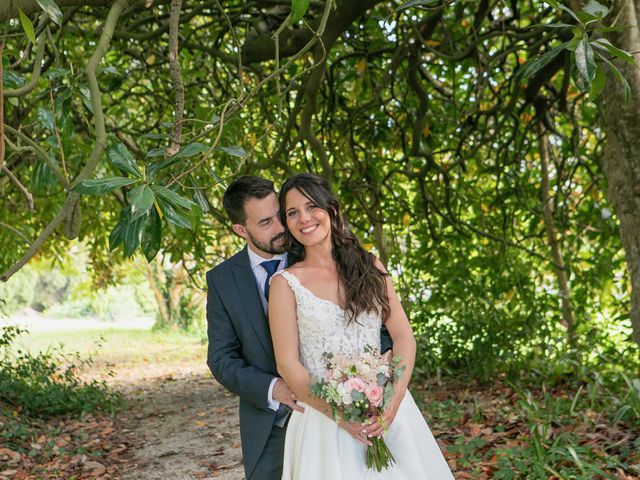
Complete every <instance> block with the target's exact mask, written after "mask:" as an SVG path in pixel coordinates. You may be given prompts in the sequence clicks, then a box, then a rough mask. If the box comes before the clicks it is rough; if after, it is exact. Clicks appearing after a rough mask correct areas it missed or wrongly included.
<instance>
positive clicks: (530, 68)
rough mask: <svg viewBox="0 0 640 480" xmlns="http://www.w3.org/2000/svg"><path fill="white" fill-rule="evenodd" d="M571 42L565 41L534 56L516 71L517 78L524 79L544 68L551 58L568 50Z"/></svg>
mask: <svg viewBox="0 0 640 480" xmlns="http://www.w3.org/2000/svg"><path fill="white" fill-rule="evenodd" d="M569 44H570V42H565V43H563V44H562V45H558V46H557V47H556V48H554V49H553V50H549V51H548V52H546V53H544V54H542V55H540V56H539V57H534V58H533V59H531V60H529V61H528V62H527V63H525V64H524V65H523V66H522V68H521V69H520V70H518V72H517V73H516V80H518V81H522V80H525V79H527V78H529V77H531V76H532V75H533V74H535V73H536V72H537V71H539V70H541V69H542V68H544V66H545V65H547V64H548V63H549V62H550V61H551V60H553V59H554V58H556V57H557V56H558V55H559V54H560V53H562V52H563V51H564V50H566V49H567V47H568V46H569Z"/></svg>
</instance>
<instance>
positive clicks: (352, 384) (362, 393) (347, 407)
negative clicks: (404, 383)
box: [311, 347, 405, 472]
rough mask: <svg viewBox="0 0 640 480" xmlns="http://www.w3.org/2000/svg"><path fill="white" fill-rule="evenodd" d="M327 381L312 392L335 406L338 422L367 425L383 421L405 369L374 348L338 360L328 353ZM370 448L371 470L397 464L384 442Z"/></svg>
mask: <svg viewBox="0 0 640 480" xmlns="http://www.w3.org/2000/svg"><path fill="white" fill-rule="evenodd" d="M323 356H324V358H325V359H326V361H327V365H326V367H327V370H326V374H325V377H324V378H323V379H321V380H319V381H318V382H316V383H313V384H311V391H312V392H313V394H314V395H316V396H317V397H319V398H321V399H322V400H324V401H325V402H327V403H328V404H329V405H330V406H331V410H332V411H333V415H334V418H336V420H337V419H338V418H339V417H342V418H343V419H344V420H346V421H348V422H358V423H365V422H367V421H371V420H373V419H381V418H382V417H381V415H382V412H384V409H385V408H386V407H387V405H389V402H390V401H391V397H393V392H394V390H393V384H394V382H396V381H397V380H399V379H400V378H401V377H402V374H403V372H404V369H405V367H404V366H400V360H401V359H400V357H393V359H391V361H389V360H387V359H386V358H385V357H384V356H383V355H380V354H379V353H378V352H377V351H374V349H373V348H371V347H367V348H366V349H365V351H364V352H363V353H361V354H358V355H354V356H348V357H346V356H338V355H333V354H332V353H328V352H325V353H324V354H323ZM371 442H372V445H370V446H368V447H367V455H366V458H367V467H368V468H375V469H376V470H377V471H378V472H381V471H382V469H383V468H388V467H390V466H391V465H393V464H394V463H395V458H393V454H392V453H391V451H390V450H389V447H387V444H386V443H385V441H384V438H383V437H382V436H381V437H374V438H372V439H371Z"/></svg>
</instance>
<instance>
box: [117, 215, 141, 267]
mask: <svg viewBox="0 0 640 480" xmlns="http://www.w3.org/2000/svg"><path fill="white" fill-rule="evenodd" d="M146 220H147V215H143V216H141V217H138V218H136V219H135V220H132V219H131V218H130V217H129V218H128V219H127V221H126V223H125V225H124V231H123V238H124V254H125V256H127V257H130V256H131V255H133V252H135V250H136V248H137V247H138V245H140V240H141V239H142V229H143V228H144V224H145V221H146Z"/></svg>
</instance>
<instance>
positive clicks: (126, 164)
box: [107, 143, 142, 179]
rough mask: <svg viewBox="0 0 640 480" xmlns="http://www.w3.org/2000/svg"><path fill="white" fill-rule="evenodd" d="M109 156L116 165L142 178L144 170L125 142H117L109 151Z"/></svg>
mask: <svg viewBox="0 0 640 480" xmlns="http://www.w3.org/2000/svg"><path fill="white" fill-rule="evenodd" d="M107 157H109V160H110V161H111V163H112V164H113V166H114V167H116V168H119V169H120V170H122V171H123V172H127V173H130V174H132V175H135V176H136V177H138V178H140V179H142V172H141V171H140V169H139V168H138V166H137V165H136V160H135V158H133V155H131V153H130V152H129V150H128V149H127V147H126V146H125V145H124V144H122V143H117V144H115V145H114V146H113V147H111V148H110V149H109V151H108V152H107Z"/></svg>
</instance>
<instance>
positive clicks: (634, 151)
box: [602, 0, 640, 345]
mask: <svg viewBox="0 0 640 480" xmlns="http://www.w3.org/2000/svg"><path fill="white" fill-rule="evenodd" d="M639 14H640V0H635V2H634V1H632V0H625V1H623V2H621V3H620V4H619V11H617V12H613V14H612V15H610V16H611V18H616V16H617V15H619V17H618V20H617V23H616V26H617V27H620V29H619V30H618V31H616V32H612V33H611V35H610V39H611V41H612V43H613V44H614V45H616V46H617V47H619V48H622V49H624V50H626V51H628V52H634V57H635V61H636V63H637V64H638V65H640V53H637V52H640V35H639V33H638V16H639ZM616 66H617V67H618V68H619V69H620V71H621V72H622V74H623V75H624V76H625V78H626V79H627V81H628V82H629V85H630V86H631V92H632V98H631V99H630V100H629V101H628V102H625V100H624V87H623V85H622V84H621V83H620V82H619V81H618V80H617V79H616V78H615V77H614V76H613V74H611V72H608V78H607V84H606V86H605V89H604V92H603V115H604V122H605V124H606V132H607V144H606V147H605V155H604V160H603V164H602V169H603V171H604V174H605V177H606V179H607V183H608V198H609V200H610V201H611V204H612V205H613V207H614V209H615V212H616V215H617V217H618V221H619V224H620V238H621V239H622V245H623V247H624V251H625V254H626V259H627V267H628V269H629V276H630V279H631V314H630V316H631V325H632V327H633V336H634V339H635V341H636V342H637V343H638V345H640V121H638V114H639V112H640V69H638V68H637V67H634V66H631V65H628V64H626V63H622V62H616Z"/></svg>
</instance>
